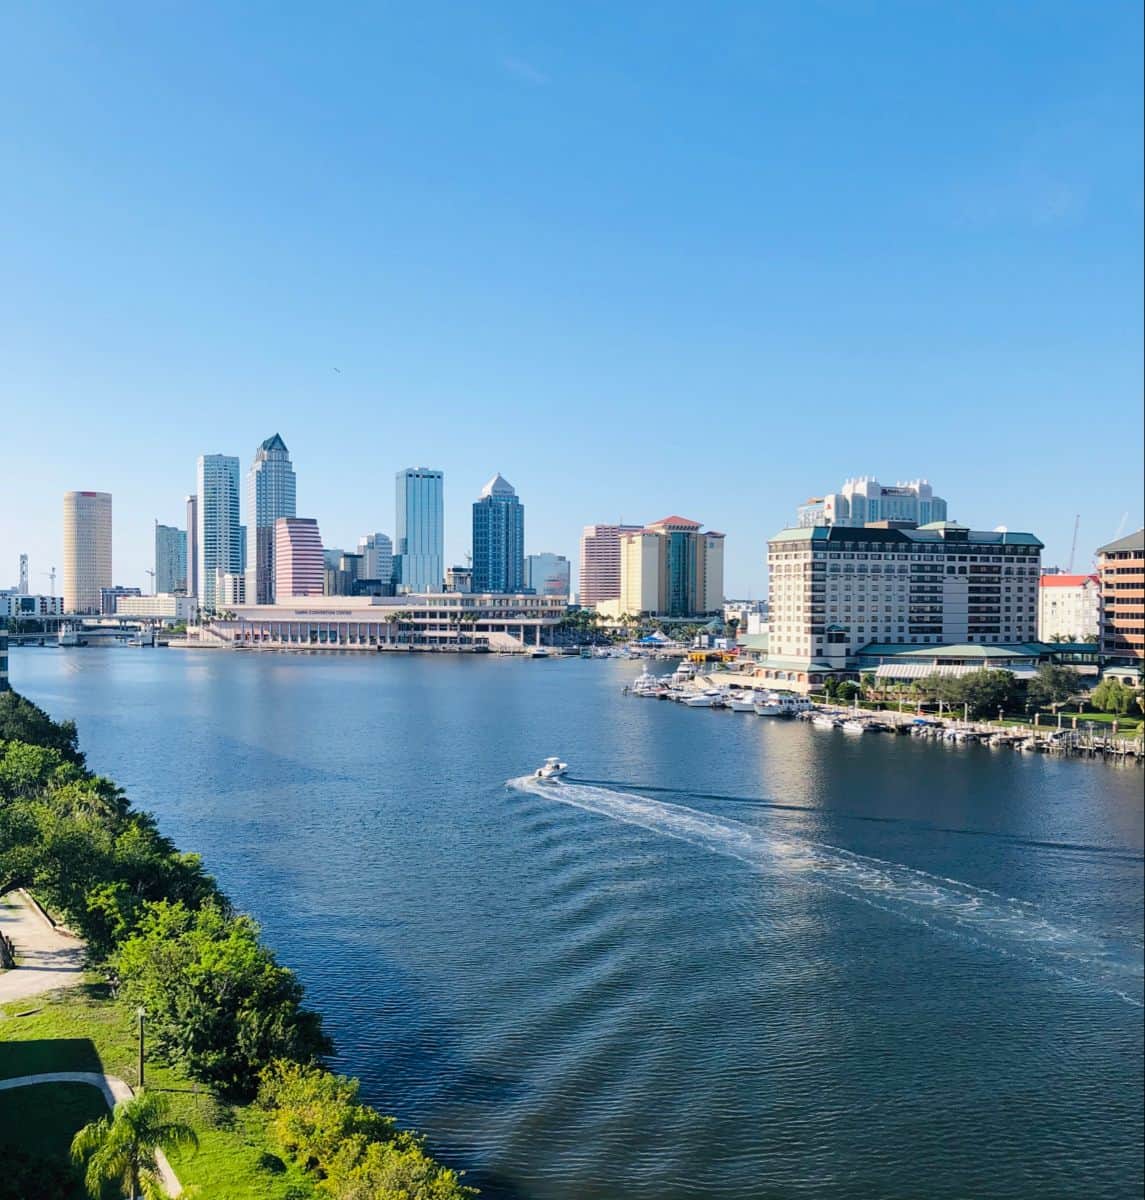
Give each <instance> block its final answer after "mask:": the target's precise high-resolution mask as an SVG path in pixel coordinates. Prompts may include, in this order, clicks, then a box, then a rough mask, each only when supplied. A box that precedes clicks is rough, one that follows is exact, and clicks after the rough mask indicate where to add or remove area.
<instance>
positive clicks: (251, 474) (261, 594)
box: [244, 433, 295, 604]
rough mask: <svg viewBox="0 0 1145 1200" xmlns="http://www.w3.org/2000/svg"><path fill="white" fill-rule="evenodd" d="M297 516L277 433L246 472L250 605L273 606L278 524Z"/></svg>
mask: <svg viewBox="0 0 1145 1200" xmlns="http://www.w3.org/2000/svg"><path fill="white" fill-rule="evenodd" d="M294 515H295V478H294V467H293V466H292V465H291V462H290V451H289V450H287V448H286V443H285V442H284V441H283V440H282V438H281V437H280V436H279V435H278V434H277V433H276V434H275V435H274V436H273V437H269V438H267V439H266V441H265V442H263V443H262V444H261V445H260V446H259V448H258V449H257V450H256V451H255V454H254V462H253V463H251V467H250V470H249V471H248V472H247V532H246V538H245V544H246V562H245V563H244V569H245V571H246V574H247V582H246V595H247V603H248V604H273V603H274V563H275V537H276V534H275V522H276V521H277V520H278V518H279V517H293V516H294Z"/></svg>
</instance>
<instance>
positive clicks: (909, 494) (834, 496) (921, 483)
mask: <svg viewBox="0 0 1145 1200" xmlns="http://www.w3.org/2000/svg"><path fill="white" fill-rule="evenodd" d="M945 520H946V501H945V500H943V499H942V497H941V496H936V495H935V494H934V489H933V488H932V487H931V486H930V484H929V483H928V482H927V480H925V479H914V480H912V481H911V482H910V483H898V484H896V485H895V486H894V487H886V486H884V485H883V484H881V483H879V481H878V480H877V479H875V478H874V477H873V476H871V475H864V476H862V477H861V478H859V479H848V480H847V482H846V483H844V484H843V490H842V491H839V492H828V493H827V495H825V496H816V497H813V498H812V499H810V500H808V501H807V503H806V504H803V505H800V507H799V512H798V519H797V521H796V524H797V525H798V527H799V528H800V529H807V528H810V527H813V526H815V525H842V526H845V527H846V526H849V527H862V526H863V525H865V524H866V523H867V522H868V521H913V522H914V523H915V524H916V525H929V524H930V523H931V522H932V521H945Z"/></svg>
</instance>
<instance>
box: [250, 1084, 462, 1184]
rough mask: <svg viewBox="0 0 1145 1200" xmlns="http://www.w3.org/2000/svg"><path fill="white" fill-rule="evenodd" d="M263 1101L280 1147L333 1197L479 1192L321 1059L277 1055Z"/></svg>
mask: <svg viewBox="0 0 1145 1200" xmlns="http://www.w3.org/2000/svg"><path fill="white" fill-rule="evenodd" d="M259 1101H260V1102H261V1103H262V1104H263V1105H265V1106H266V1107H267V1108H268V1109H269V1110H270V1112H271V1119H270V1128H269V1131H270V1135H271V1137H272V1139H273V1140H274V1142H275V1145H276V1146H277V1148H278V1149H279V1150H280V1151H281V1153H282V1154H284V1155H285V1156H286V1157H287V1158H289V1159H291V1160H292V1161H294V1162H295V1163H297V1164H298V1165H299V1166H301V1167H302V1168H303V1169H304V1170H306V1171H309V1172H311V1173H312V1174H313V1175H314V1177H315V1178H316V1179H317V1181H318V1183H317V1186H318V1190H319V1191H320V1192H321V1193H322V1194H323V1195H325V1196H329V1197H332V1198H333V1200H466V1198H467V1197H470V1196H475V1195H476V1194H477V1193H476V1191H475V1190H474V1189H473V1188H470V1187H467V1186H466V1185H464V1184H463V1183H462V1182H461V1179H460V1176H459V1175H458V1174H457V1172H456V1171H451V1170H450V1169H449V1168H448V1167H443V1166H442V1165H441V1164H440V1163H438V1162H435V1161H434V1160H433V1159H432V1158H431V1157H430V1156H429V1155H428V1154H427V1153H426V1152H425V1144H424V1142H423V1141H422V1139H421V1138H420V1137H418V1136H417V1135H416V1134H413V1133H409V1132H406V1131H401V1130H398V1129H396V1128H395V1126H394V1123H393V1121H392V1120H391V1119H390V1118H389V1117H382V1116H380V1115H379V1114H378V1113H377V1112H376V1111H375V1110H374V1109H372V1108H370V1107H368V1106H367V1105H364V1104H359V1103H358V1081H357V1080H356V1079H346V1078H345V1077H342V1076H336V1075H331V1074H330V1073H329V1072H328V1071H324V1070H322V1069H321V1068H318V1067H307V1066H300V1065H299V1064H298V1063H292V1062H277V1063H274V1064H272V1065H271V1067H270V1068H269V1069H268V1070H267V1071H266V1072H265V1073H264V1075H263V1082H262V1087H261V1089H260V1091H259Z"/></svg>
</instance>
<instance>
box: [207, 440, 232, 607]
mask: <svg viewBox="0 0 1145 1200" xmlns="http://www.w3.org/2000/svg"><path fill="white" fill-rule="evenodd" d="M239 470H240V468H239V460H238V459H237V458H234V457H232V456H231V455H229V454H203V455H200V456H199V463H198V484H199V490H198V492H197V493H196V495H197V496H198V502H197V508H198V513H197V518H198V530H197V536H196V542H197V543H198V545H197V546H196V550H197V558H198V577H199V578H198V583H199V604H200V605H201V607H203V608H209V609H215V608H219V607H222V606H223V605H224V604H225V603H226V600H225V598H224V597H223V596H220V595H218V594H217V591H218V587H219V581H220V580H221V579H223V578H224V577H225V576H227V575H230V576H232V577H237V576H239V575H240V573H241V571H242V561H243V551H242V527H241V525H240V524H239Z"/></svg>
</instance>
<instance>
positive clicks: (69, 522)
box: [63, 492, 114, 613]
mask: <svg viewBox="0 0 1145 1200" xmlns="http://www.w3.org/2000/svg"><path fill="white" fill-rule="evenodd" d="M109 587H111V496H110V494H109V493H107V492H66V493H65V494H64V586H63V592H64V606H65V607H66V609H67V611H68V612H74V613H97V612H99V611H100V608H99V593H100V589H101V588H109ZM113 611H114V610H113Z"/></svg>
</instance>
